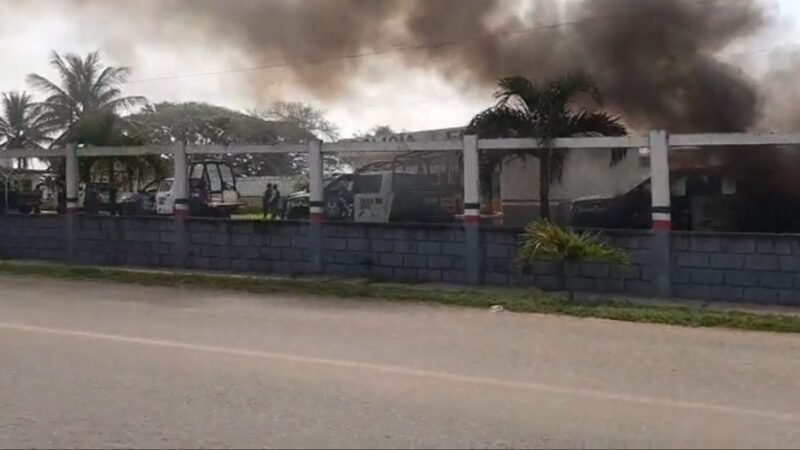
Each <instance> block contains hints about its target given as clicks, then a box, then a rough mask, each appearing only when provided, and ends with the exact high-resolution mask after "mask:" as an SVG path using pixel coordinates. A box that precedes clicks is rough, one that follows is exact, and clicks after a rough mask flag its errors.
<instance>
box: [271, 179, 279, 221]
mask: <svg viewBox="0 0 800 450" xmlns="http://www.w3.org/2000/svg"><path fill="white" fill-rule="evenodd" d="M270 212H271V214H272V218H273V219H280V214H281V191H280V189H278V185H277V184H273V185H272V200H271V201H270Z"/></svg>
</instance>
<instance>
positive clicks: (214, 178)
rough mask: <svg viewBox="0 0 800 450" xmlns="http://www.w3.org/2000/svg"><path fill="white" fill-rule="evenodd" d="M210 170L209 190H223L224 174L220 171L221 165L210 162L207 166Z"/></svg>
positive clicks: (207, 169) (208, 170)
mask: <svg viewBox="0 0 800 450" xmlns="http://www.w3.org/2000/svg"><path fill="white" fill-rule="evenodd" d="M206 171H207V172H208V184H209V186H208V190H209V191H211V192H222V176H221V175H220V173H219V166H218V165H216V164H209V165H207V166H206Z"/></svg>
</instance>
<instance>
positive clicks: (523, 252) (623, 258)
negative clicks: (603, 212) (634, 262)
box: [516, 220, 631, 267]
mask: <svg viewBox="0 0 800 450" xmlns="http://www.w3.org/2000/svg"><path fill="white" fill-rule="evenodd" d="M520 240H521V243H520V246H519V249H518V251H517V256H516V259H517V263H518V264H519V265H520V266H521V267H527V266H529V265H530V264H532V263H534V262H536V261H541V260H548V259H550V260H557V261H561V262H567V263H578V262H584V261H592V262H605V263H610V264H617V265H621V266H629V265H630V263H631V260H630V255H629V254H628V253H627V252H626V251H625V250H623V249H621V248H617V247H614V246H613V245H611V244H609V243H607V242H605V241H604V240H603V239H602V238H601V236H600V235H598V234H595V233H590V232H586V231H584V232H575V231H571V230H568V229H565V228H561V227H559V226H557V225H554V224H552V223H550V222H549V221H546V220H539V221H536V222H533V223H530V224H528V226H527V227H525V231H524V233H523V234H522V235H521V236H520Z"/></svg>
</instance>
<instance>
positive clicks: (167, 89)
mask: <svg viewBox="0 0 800 450" xmlns="http://www.w3.org/2000/svg"><path fill="white" fill-rule="evenodd" d="M58 1H59V0H50V2H51V4H53V5H54V8H53V9H51V10H49V13H48V14H46V15H38V16H37V17H31V16H29V15H27V14H22V13H20V12H18V11H16V10H15V9H14V8H13V0H0V21H1V22H2V23H3V24H4V28H3V29H2V30H0V58H2V60H0V91H11V90H22V89H25V87H26V86H25V75H26V74H28V73H30V72H37V73H41V74H44V75H49V74H52V72H50V69H49V68H48V66H47V58H48V54H49V52H50V50H51V49H55V50H58V51H59V52H81V53H84V52H88V51H91V50H95V49H98V48H100V49H101V50H106V51H105V52H104V55H105V59H106V61H107V62H108V63H111V64H120V65H131V66H133V69H134V75H133V81H132V82H131V83H130V85H129V86H128V87H127V88H126V89H127V92H128V93H131V94H143V95H146V96H147V97H148V98H150V99H151V100H152V101H162V100H169V101H188V100H196V101H205V102H210V103H215V104H220V105H224V106H228V107H232V108H237V109H251V108H258V107H265V106H267V103H268V99H274V100H304V101H309V102H311V103H314V104H315V105H316V106H319V107H322V108H323V109H325V110H326V111H327V112H328V115H329V117H330V118H331V119H332V120H333V121H334V122H336V123H337V124H338V125H339V126H340V127H341V128H342V130H343V132H344V135H345V136H347V135H349V134H351V133H353V132H356V131H359V130H366V129H368V128H371V127H372V126H374V125H379V124H388V125H391V126H392V127H393V128H395V129H405V130H423V129H431V128H444V127H451V126H461V125H464V124H465V123H466V122H467V121H468V120H469V118H470V117H471V116H472V115H473V114H474V113H476V112H477V111H479V110H480V109H481V108H483V107H485V106H487V105H488V104H489V103H490V100H491V92H490V91H489V90H487V92H485V93H476V94H470V95H466V94H463V93H461V92H459V91H458V90H457V89H456V88H453V87H451V86H450V85H449V84H448V83H447V82H446V80H443V79H441V78H440V77H439V76H436V75H430V74H429V73H426V72H423V71H421V70H416V71H408V70H405V69H403V68H402V67H400V66H399V64H396V62H397V61H396V58H395V57H394V56H392V55H382V56H375V57H371V58H370V62H371V63H372V64H373V67H374V69H375V70H374V71H372V72H371V75H370V76H369V80H365V81H364V82H363V83H360V84H359V86H358V88H357V89H356V90H355V92H354V93H353V94H352V95H350V96H349V97H348V98H346V99H341V100H336V101H328V102H322V101H320V100H318V99H315V98H313V97H309V96H308V95H306V94H305V93H304V92H298V91H297V90H295V89H294V88H291V87H290V86H288V84H284V83H283V82H282V81H283V78H284V76H285V74H284V73H282V71H281V70H279V69H278V70H271V71H268V72H267V73H269V74H270V77H272V78H274V85H273V89H272V90H271V92H270V93H268V95H265V96H264V97H266V98H258V99H256V98H253V97H252V96H245V94H243V93H242V92H241V90H238V89H236V86H237V84H239V83H241V82H242V79H241V74H238V73H228V74H217V75H205V76H192V77H184V76H183V75H190V74H203V73H209V72H218V71H224V70H227V69H231V68H239V67H243V66H244V67H246V66H247V63H246V62H244V61H241V60H238V59H237V58H236V56H235V55H234V54H225V53H220V52H219V51H215V52H209V51H207V50H206V49H204V48H199V47H197V48H187V47H181V48H174V47H173V46H171V45H170V43H169V42H163V43H162V44H160V45H152V44H148V45H146V46H145V45H135V44H134V43H130V42H129V41H128V39H127V37H126V36H109V35H108V33H109V31H108V30H104V31H103V33H104V34H103V35H99V34H98V33H99V32H96V31H94V30H93V29H92V27H91V26H90V23H91V21H89V20H86V21H85V22H86V23H84V21H81V20H64V19H63V17H64V16H63V14H62V12H61V11H59V9H58V7H57V6H55V5H57V2H58ZM109 1H115V0H109ZM120 1H121V0H120ZM129 1H130V0H129ZM308 1H312V0H308ZM598 1H600V0H598ZM664 1H669V0H664ZM8 2H10V3H9V4H6V3H8ZM775 3H776V5H777V9H775V12H776V13H777V16H778V17H777V18H778V21H777V22H776V23H775V25H774V26H773V27H772V28H771V30H770V32H769V33H768V34H766V35H764V36H761V37H759V38H758V39H755V40H753V41H751V42H746V43H741V45H739V46H738V47H736V48H734V49H731V51H730V53H733V54H734V55H732V56H728V57H726V59H728V60H730V61H735V62H736V63H737V64H740V65H742V66H743V67H744V68H745V69H746V70H748V71H750V72H757V70H758V67H759V65H758V60H759V59H761V60H762V61H763V60H765V59H766V58H767V57H769V58H780V57H781V55H782V54H787V53H789V52H795V53H796V52H800V32H798V28H797V27H796V26H795V23H800V1H797V0H775ZM9 5H10V6H9ZM109 42H113V43H114V44H108V43H109ZM103 43H105V44H103ZM103 45H106V46H108V45H128V48H126V49H125V50H126V51H114V52H112V50H114V49H110V48H106V49H104V48H103ZM116 50H118V49H116ZM754 50H758V52H754ZM742 52H744V53H747V54H746V55H741V54H739V53H742ZM125 53H128V54H131V55H135V56H132V57H131V60H125V59H120V57H119V56H117V57H116V58H115V57H113V56H112V54H125ZM172 76H181V77H179V78H174V79H166V78H169V77H172Z"/></svg>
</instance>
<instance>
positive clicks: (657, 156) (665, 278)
mask: <svg viewBox="0 0 800 450" xmlns="http://www.w3.org/2000/svg"><path fill="white" fill-rule="evenodd" d="M650 186H651V192H652V214H653V248H652V252H653V253H652V258H651V264H652V267H653V272H654V273H655V291H656V294H657V295H659V296H661V297H670V296H671V295H672V236H671V233H672V213H671V209H670V195H671V191H670V180H669V136H668V135H667V132H666V131H663V130H655V131H651V132H650Z"/></svg>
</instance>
